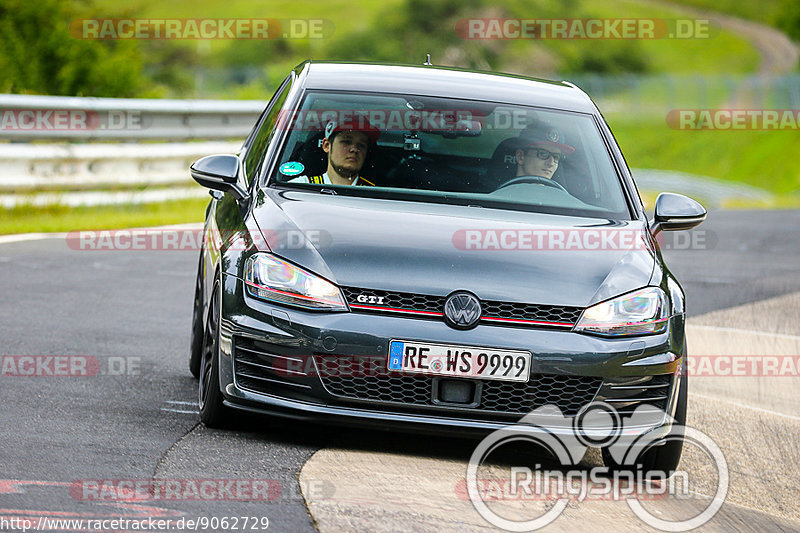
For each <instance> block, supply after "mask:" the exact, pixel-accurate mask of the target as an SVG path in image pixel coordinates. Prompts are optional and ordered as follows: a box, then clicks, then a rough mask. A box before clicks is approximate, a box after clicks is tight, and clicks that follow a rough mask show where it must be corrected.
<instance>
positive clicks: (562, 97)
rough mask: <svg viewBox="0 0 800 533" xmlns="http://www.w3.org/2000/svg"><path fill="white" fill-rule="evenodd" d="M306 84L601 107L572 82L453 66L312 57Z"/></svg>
mask: <svg viewBox="0 0 800 533" xmlns="http://www.w3.org/2000/svg"><path fill="white" fill-rule="evenodd" d="M300 71H302V74H301V76H303V77H305V80H304V85H305V88H306V89H327V90H341V91H366V92H392V93H403V94H415V95H421V96H443V97H449V98H463V99H468V100H480V101H492V102H501V103H509V104H516V105H530V106H537V107H546V108H551V109H562V110H565V111H576V112H582V113H595V112H596V109H597V108H596V107H595V105H594V103H593V102H592V101H591V99H590V98H589V97H588V96H587V95H586V93H584V92H583V91H581V90H580V89H578V88H577V87H575V86H574V85H572V84H569V83H566V82H554V81H547V80H539V79H535V78H528V77H525V76H518V75H514V74H501V73H493V72H481V71H476V70H466V69H460V68H452V67H440V66H420V65H393V64H384V63H352V62H348V63H344V62H336V61H322V62H316V61H314V62H312V61H306V62H304V63H301V64H300V65H298V67H297V72H300Z"/></svg>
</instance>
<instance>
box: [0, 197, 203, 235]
mask: <svg viewBox="0 0 800 533" xmlns="http://www.w3.org/2000/svg"><path fill="white" fill-rule="evenodd" d="M208 201H209V199H208V198H192V199H189V200H174V201H169V202H158V203H152V204H136V205H132V204H125V205H113V206H100V207H67V206H63V205H52V206H48V207H33V206H17V207H15V208H13V209H2V210H0V212H2V216H0V235H6V234H10V233H35V232H66V231H73V230H92V229H119V228H135V227H147V226H163V225H168V224H185V223H189V222H202V221H203V215H204V213H205V207H206V205H207V204H208Z"/></svg>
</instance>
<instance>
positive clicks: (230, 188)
mask: <svg viewBox="0 0 800 533" xmlns="http://www.w3.org/2000/svg"><path fill="white" fill-rule="evenodd" d="M189 171H190V172H191V174H192V178H194V180H195V181H196V182H197V183H199V184H200V185H202V186H203V187H208V188H209V189H214V190H216V191H222V192H230V193H231V194H233V195H234V196H236V199H237V200H239V199H242V198H244V197H246V196H247V193H246V192H245V191H244V190H243V189H242V188H241V187H239V185H238V181H239V158H238V157H237V156H235V155H231V154H217V155H207V156H206V157H202V158H200V159H198V160H197V161H195V162H194V163H192V166H191V167H189Z"/></svg>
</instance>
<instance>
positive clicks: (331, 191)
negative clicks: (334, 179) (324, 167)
mask: <svg viewBox="0 0 800 533" xmlns="http://www.w3.org/2000/svg"><path fill="white" fill-rule="evenodd" d="M319 193H320V194H331V195H333V196H336V195H337V194H339V193H338V192H336V191H334V190H333V189H320V190H319Z"/></svg>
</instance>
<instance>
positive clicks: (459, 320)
mask: <svg viewBox="0 0 800 533" xmlns="http://www.w3.org/2000/svg"><path fill="white" fill-rule="evenodd" d="M444 319H445V322H447V324H448V325H449V326H450V327H453V328H456V329H469V328H472V327H474V326H475V325H476V324H477V323H478V321H479V320H480V319H481V302H480V300H478V298H477V297H476V296H475V295H474V294H471V293H469V292H463V291H462V292H454V293H453V294H451V295H450V296H449V297H448V298H447V300H446V301H445V302H444Z"/></svg>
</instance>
